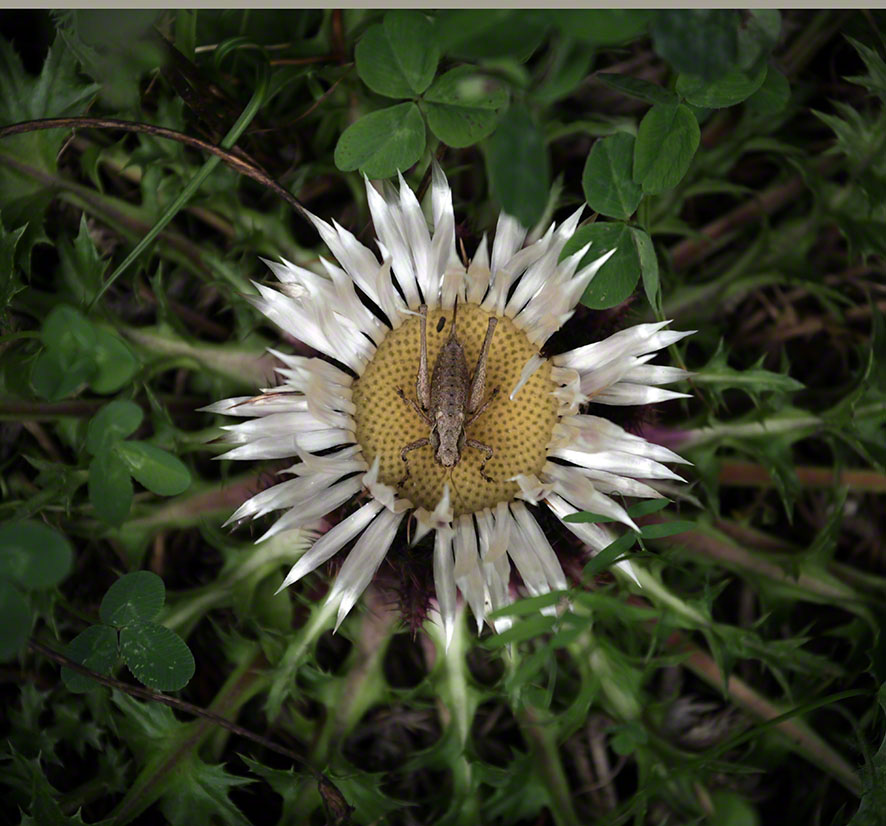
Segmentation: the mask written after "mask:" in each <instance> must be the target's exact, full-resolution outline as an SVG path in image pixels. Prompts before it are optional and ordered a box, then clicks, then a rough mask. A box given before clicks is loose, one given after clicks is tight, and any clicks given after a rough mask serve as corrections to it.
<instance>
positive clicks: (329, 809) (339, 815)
mask: <svg viewBox="0 0 886 826" xmlns="http://www.w3.org/2000/svg"><path fill="white" fill-rule="evenodd" d="M28 647H29V648H30V649H31V650H32V651H35V652H36V653H38V654H42V655H43V656H44V657H46V658H47V659H49V660H52V661H53V662H56V663H58V664H59V665H62V666H64V667H65V668H70V669H71V670H72V671H76V672H77V673H78V674H82V675H83V676H84V677H89V678H90V679H93V680H95V681H96V682H97V683H101V684H102V685H104V686H107V687H108V688H116V689H117V690H118V691H122V692H123V693H124V694H128V695H129V696H131V697H138V698H139V699H141V700H150V701H152V702H155V703H161V704H162V705H165V706H169V708H173V709H176V710H177V711H181V712H184V713H185V714H190V715H191V716H193V717H201V718H202V719H204V720H207V721H209V722H211V723H214V724H215V725H217V726H220V727H221V728H224V729H227V730H228V731H230V732H231V733H233V734H236V735H239V736H240V737H244V738H246V739H247V740H252V741H253V742H254V743H258V744H259V745H261V746H263V747H264V748H266V749H268V750H269V751H273V752H276V753H277V754H281V755H283V756H284V757H287V758H289V759H290V760H292V762H293V763H295V764H297V765H299V766H301V767H302V768H303V769H304V771H306V772H307V773H308V774H309V775H311V777H313V778H314V780H316V781H317V786H318V788H319V792H320V795H321V797H322V798H323V803H324V805H325V806H326V813H327V815H329V816H330V818H331V821H330V822H332V823H334V824H336V826H346V824H348V823H350V819H351V815H350V813H351V811H353V809H352V807H351V806H349V805H348V804H347V802H346V801H345V798H344V796H343V795H342V793H341V792H340V791H339V790H338V788H337V787H336V786H335V784H334V783H333V782H332V781H331V780H329V778H327V777H326V775H324V774H323V773H322V772H320V771H318V770H317V769H315V768H314V767H313V766H311V765H310V764H309V763H307V762H306V761H305V759H304V758H303V757H301V756H300V755H298V754H296V753H295V752H294V751H292V750H290V749H287V748H286V747H285V746H280V745H277V743H275V742H274V741H273V740H269V739H268V738H267V737H263V736H262V735H261V734H256V733H255V732H254V731H250V730H249V729H247V728H243V727H242V726H238V725H237V724H236V723H232V722H231V721H230V720H228V719H226V718H224V717H222V716H221V715H219V714H215V713H213V712H211V711H207V710H206V709H205V708H201V707H200V706H196V705H194V704H193V703H188V702H185V701H184V700H179V699H178V698H177V697H170V696H169V695H168V694H163V693H162V692H159V691H152V690H151V689H148V688H142V687H141V686H137V685H130V684H129V683H124V682H123V681H122V680H116V679H114V678H113V677H106V676H105V675H104V674H99V673H98V672H96V671H93V670H92V669H91V668H87V667H86V666H84V665H80V663H78V662H75V661H74V660H72V659H71V658H70V657H67V656H65V655H64V654H62V653H61V652H59V651H54V650H53V649H51V648H49V647H48V646H45V645H43V643H40V642H37V641H36V640H33V639H32V640H29V641H28Z"/></svg>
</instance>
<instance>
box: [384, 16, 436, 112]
mask: <svg viewBox="0 0 886 826" xmlns="http://www.w3.org/2000/svg"><path fill="white" fill-rule="evenodd" d="M384 30H385V34H386V35H387V38H388V42H389V43H390V44H391V48H392V49H393V52H394V58H395V59H396V61H397V65H398V66H399V68H400V71H401V72H402V73H403V76H404V77H405V78H406V82H407V83H408V84H409V86H410V88H411V89H412V91H413V92H415V94H417V95H420V94H421V93H422V92H424V90H425V89H427V88H428V86H430V85H431V81H432V80H433V79H434V74H435V73H436V71H437V62H438V61H439V59H440V52H439V51H438V47H437V42H436V37H435V34H434V27H433V25H432V24H431V22H430V21H429V20H428V18H427V17H426V16H425V14H424V12H421V11H417V10H415V9H395V10H394V11H389V12H388V13H387V14H386V15H385V20H384Z"/></svg>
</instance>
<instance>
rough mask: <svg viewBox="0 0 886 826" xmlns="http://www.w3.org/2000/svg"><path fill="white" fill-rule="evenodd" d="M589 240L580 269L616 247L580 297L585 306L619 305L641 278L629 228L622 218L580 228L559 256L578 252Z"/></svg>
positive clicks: (605, 307) (595, 307)
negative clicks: (589, 245)
mask: <svg viewBox="0 0 886 826" xmlns="http://www.w3.org/2000/svg"><path fill="white" fill-rule="evenodd" d="M589 241H590V242H591V248H590V249H589V250H588V252H587V254H586V255H585V257H584V258H583V259H582V260H581V262H580V263H579V265H578V268H579V269H581V268H582V267H584V266H586V265H587V264H590V263H591V262H592V261H595V260H596V259H598V258H599V257H600V256H601V255H605V254H606V253H607V252H609V251H610V250H615V252H614V253H613V255H612V257H611V258H610V259H609V260H608V261H607V262H606V263H605V264H604V265H603V266H602V267H601V268H600V271H599V272H598V273H597V274H596V275H595V276H594V278H593V280H592V281H591V283H590V284H588V287H587V289H586V290H585V293H584V295H583V296H582V299H581V303H582V304H584V305H585V306H586V307H590V308H591V309H594V310H605V309H608V308H609V307H614V306H615V305H616V304H621V302H622V301H624V300H625V299H626V298H628V296H630V294H631V293H632V292H633V291H634V287H636V286H637V281H638V280H639V278H640V256H639V253H638V252H637V246H636V244H635V242H634V234H633V232H632V231H631V227H629V226H628V225H627V224H623V223H622V222H621V221H612V222H605V223H604V222H598V223H595V224H589V225H588V226H584V227H581V228H580V229H579V230H578V232H576V233H575V235H573V236H572V238H570V239H569V240H568V241H567V242H566V244H565V245H564V246H563V251H562V252H561V253H560V259H561V260H562V259H563V258H565V257H567V256H568V255H572V254H573V253H575V252H578V251H579V250H580V249H581V248H582V247H583V246H584V245H585V244H587V243H588V242H589Z"/></svg>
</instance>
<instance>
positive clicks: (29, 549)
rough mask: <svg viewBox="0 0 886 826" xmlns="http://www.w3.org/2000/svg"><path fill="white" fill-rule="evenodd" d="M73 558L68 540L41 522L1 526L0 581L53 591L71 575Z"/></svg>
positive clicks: (13, 523)
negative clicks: (12, 581)
mask: <svg viewBox="0 0 886 826" xmlns="http://www.w3.org/2000/svg"><path fill="white" fill-rule="evenodd" d="M73 558H74V554H73V551H72V550H71V544H70V543H69V542H68V540H67V538H66V537H64V536H63V535H62V534H60V533H59V532H58V531H57V530H55V529H54V528H50V527H49V525H45V524H44V523H43V522H37V521H36V520H33V519H28V520H25V521H22V522H6V523H5V524H4V525H0V579H4V578H10V579H13V580H14V581H15V582H17V583H18V584H19V585H21V586H22V587H24V588H36V589H41V590H43V589H46V588H52V587H54V586H55V585H58V583H59V582H61V581H62V580H63V579H64V578H65V577H66V576H67V575H68V574H69V573H70V571H71V565H72V562H73Z"/></svg>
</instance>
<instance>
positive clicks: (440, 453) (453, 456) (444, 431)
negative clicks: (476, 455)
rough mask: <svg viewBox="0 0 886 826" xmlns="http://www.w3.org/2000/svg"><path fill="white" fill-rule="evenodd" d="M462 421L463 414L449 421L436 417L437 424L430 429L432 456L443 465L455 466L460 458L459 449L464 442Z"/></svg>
mask: <svg viewBox="0 0 886 826" xmlns="http://www.w3.org/2000/svg"><path fill="white" fill-rule="evenodd" d="M463 422H464V417H463V416H460V417H458V419H457V420H456V421H451V422H448V421H444V419H443V417H439V418H438V419H437V426H436V428H434V430H433V431H432V436H431V446H432V447H433V448H434V458H435V459H436V460H437V462H438V463H439V464H441V465H443V467H455V466H456V465H457V464H458V461H459V459H461V449H462V447H463V446H464V442H465V431H464V424H463Z"/></svg>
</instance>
